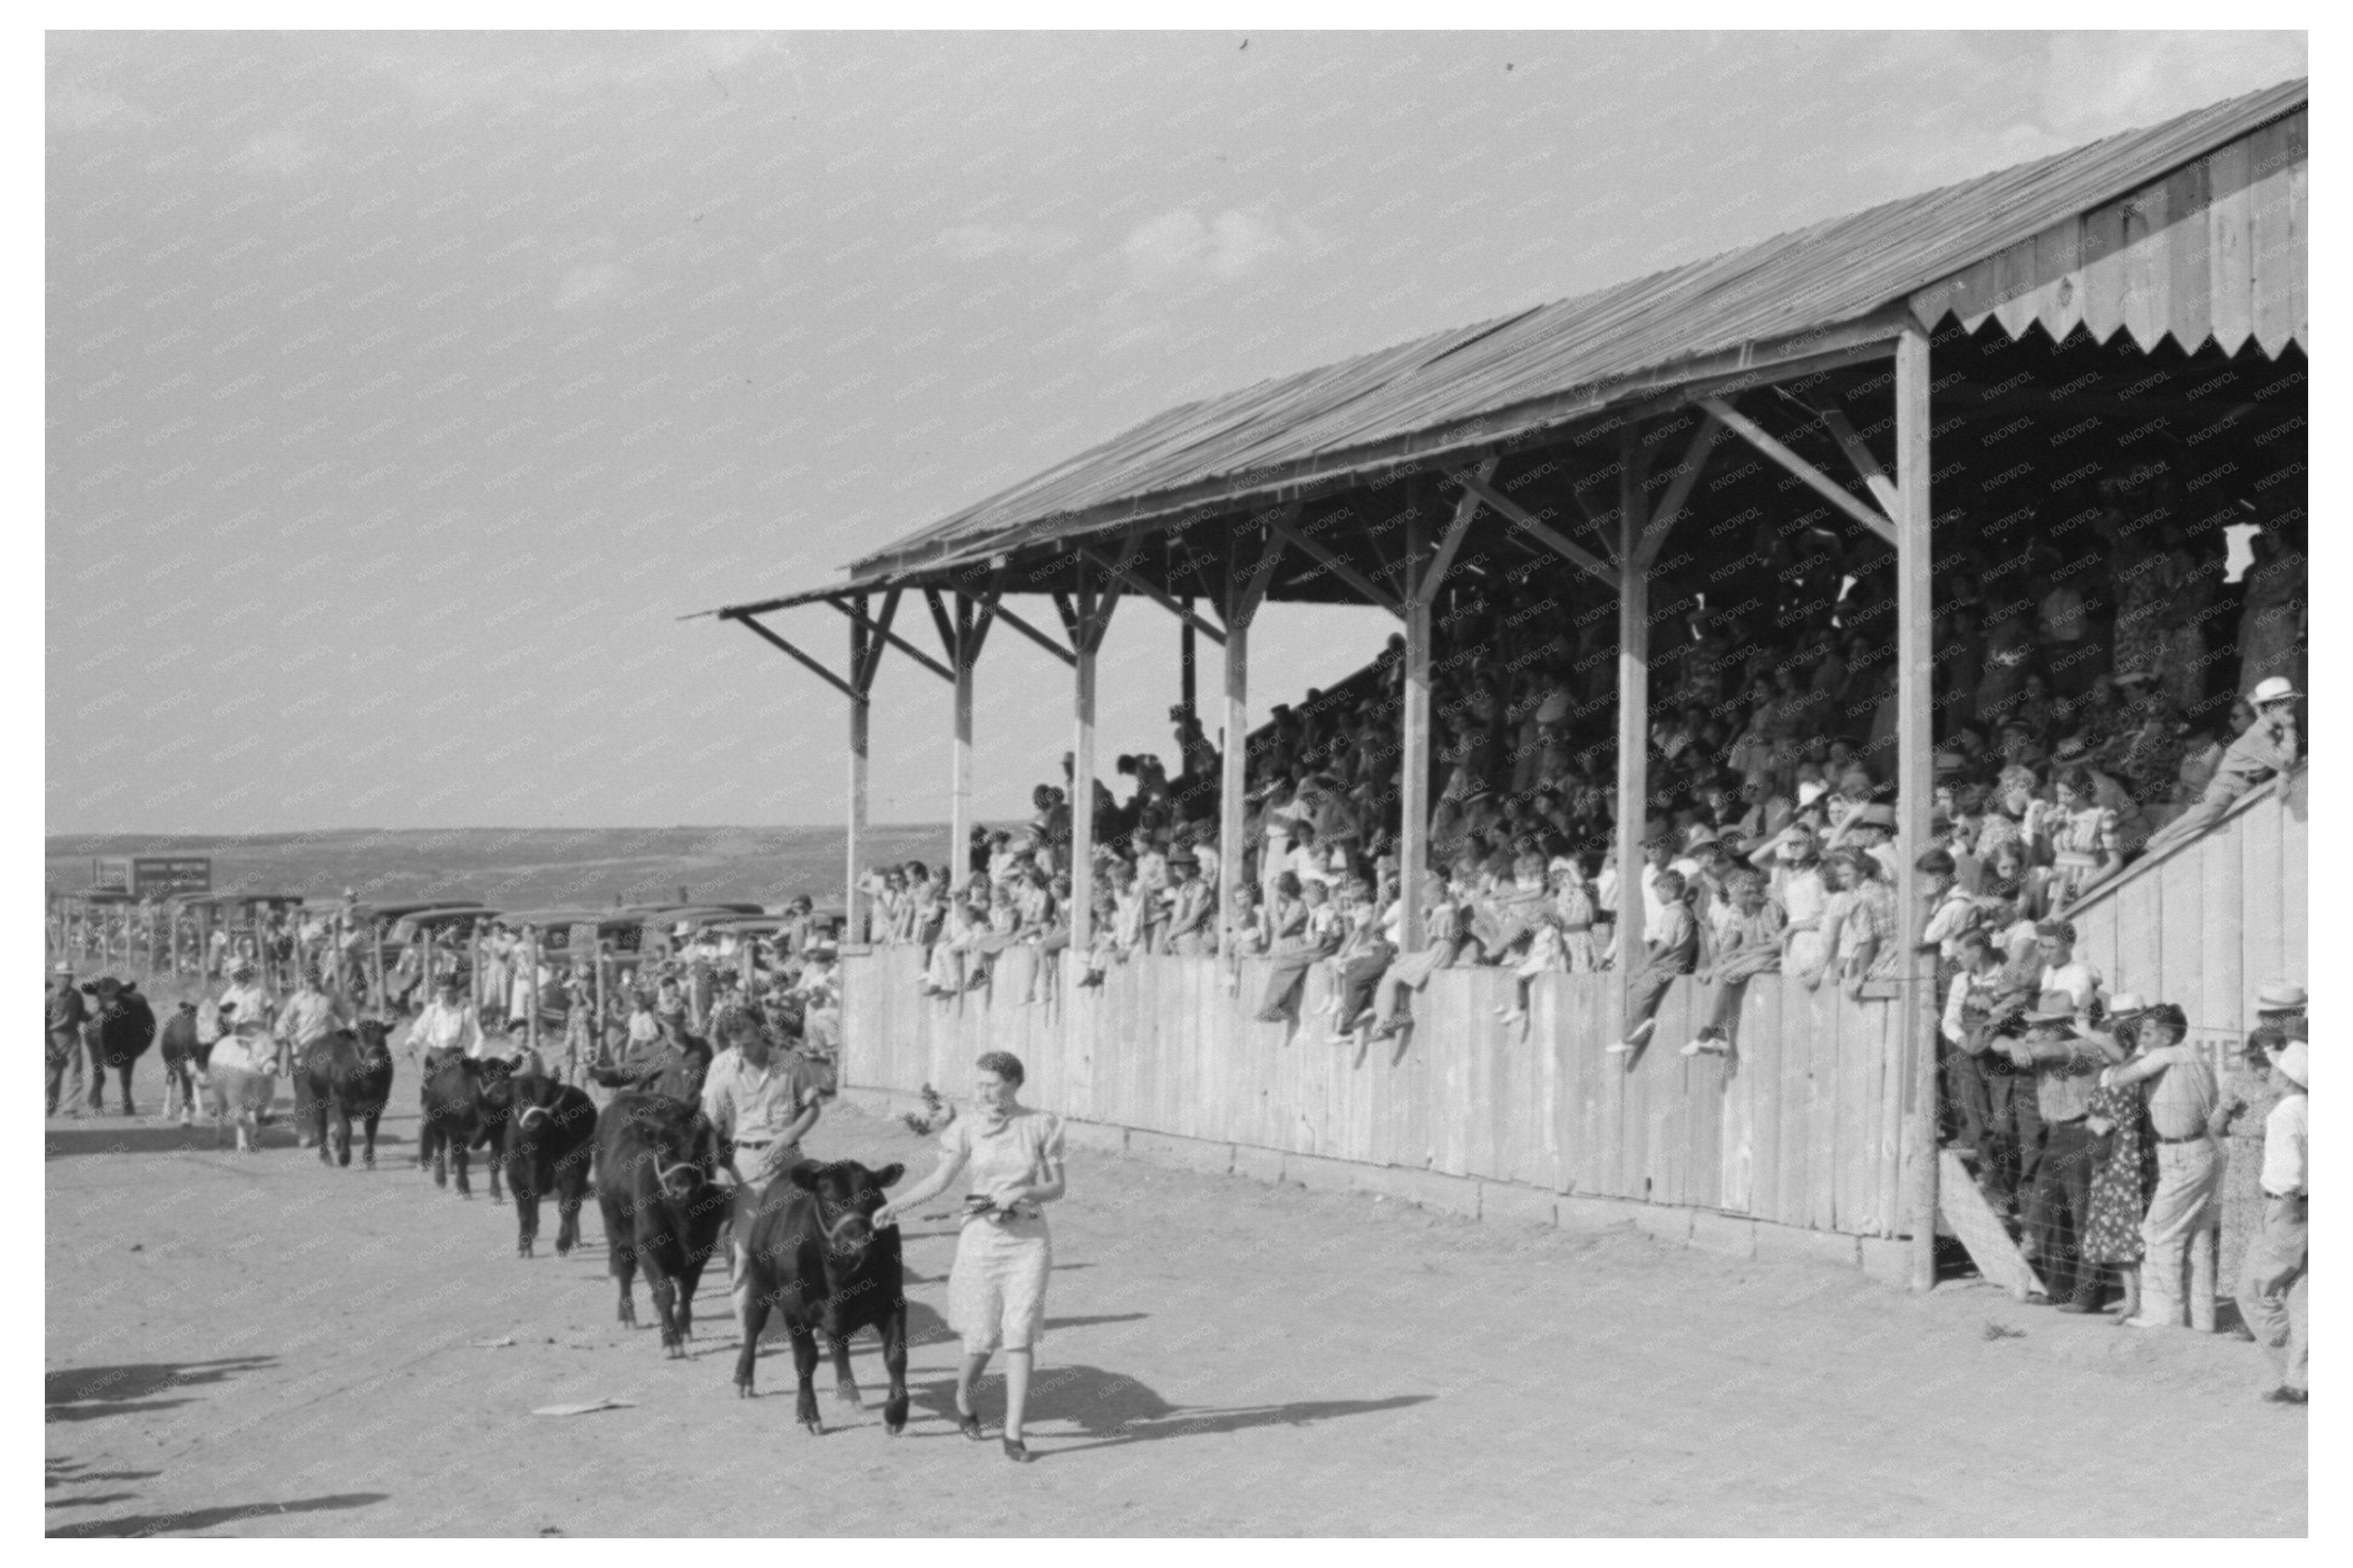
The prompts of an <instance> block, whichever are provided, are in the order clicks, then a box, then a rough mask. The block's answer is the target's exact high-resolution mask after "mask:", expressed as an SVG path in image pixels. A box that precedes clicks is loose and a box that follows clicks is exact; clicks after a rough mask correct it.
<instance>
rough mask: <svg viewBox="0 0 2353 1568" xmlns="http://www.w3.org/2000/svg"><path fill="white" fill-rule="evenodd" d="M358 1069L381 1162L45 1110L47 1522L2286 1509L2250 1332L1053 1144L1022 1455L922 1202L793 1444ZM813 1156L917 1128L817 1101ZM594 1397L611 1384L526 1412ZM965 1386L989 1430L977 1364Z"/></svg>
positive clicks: (523, 1530)
mask: <svg viewBox="0 0 2353 1568" xmlns="http://www.w3.org/2000/svg"><path fill="white" fill-rule="evenodd" d="M147 1066H148V1068H149V1070H150V1071H152V1070H153V1066H152V1063H151V1064H147ZM141 1088H142V1092H143V1093H144V1094H145V1095H146V1096H147V1097H148V1100H149V1107H150V1109H151V1110H152V1109H153V1108H155V1106H156V1105H157V1104H158V1103H160V1102H159V1100H157V1099H156V1089H155V1088H154V1086H153V1079H149V1080H146V1081H142V1085H141ZM394 1107H395V1112H396V1113H395V1115H394V1116H392V1117H391V1118H390V1119H388V1121H387V1124H386V1128H385V1134H386V1136H385V1140H384V1142H383V1157H382V1162H381V1165H380V1168H379V1169H377V1170H376V1171H375V1172H373V1173H371V1172H367V1171H364V1170H362V1169H361V1168H359V1167H358V1165H357V1164H354V1166H353V1168H352V1169H351V1170H348V1171H337V1170H329V1169H326V1168H323V1167H322V1166H321V1164H320V1163H318V1161H317V1160H316V1158H315V1157H314V1156H313V1155H311V1153H310V1152H298V1151H297V1150H296V1149H295V1148H294V1147H293V1137H292V1134H291V1133H290V1131H287V1130H286V1129H285V1127H284V1126H283V1125H282V1123H281V1124H280V1126H278V1127H274V1128H272V1129H270V1130H269V1134H268V1137H269V1147H268V1148H267V1150H266V1151H265V1152H262V1153H259V1154H258V1155H253V1156H248V1157H240V1156H238V1155H237V1154H235V1153H234V1152H218V1151H216V1150H215V1149H214V1148H213V1146H212V1142H213V1139H212V1133H211V1131H210V1130H209V1129H206V1128H204V1127H201V1126H200V1127H198V1128H197V1129H195V1131H182V1130H181V1129H180V1128H178V1127H177V1126H164V1125H160V1124H157V1123H153V1122H148V1121H138V1122H126V1121H121V1119H115V1118H110V1119H105V1120H95V1121H50V1122H49V1123H48V1124H47V1155H48V1158H47V1247H46V1261H47V1279H46V1287H45V1288H46V1292H47V1319H46V1326H47V1341H46V1366H47V1423H48V1425H47V1478H46V1487H47V1527H48V1531H49V1532H50V1533H51V1534H56V1535H143V1534H209V1535H270V1536H275V1535H288V1536H303V1535H324V1534H343V1535H352V1534H357V1535H472V1534H492V1535H522V1536H533V1535H540V1534H546V1533H551V1532H555V1531H561V1532H563V1533H565V1534H567V1535H571V1536H583V1535H606V1534H653V1535H669V1534H703V1533H714V1534H790V1535H800V1534H827V1535H842V1534H859V1535H862V1534H897V1535H931V1534H958V1533H962V1534H1006V1535H1063V1534H1078V1535H1098V1534H1119V1535H1164V1534H1166V1535H1195V1534H1267V1535H1298V1534H1339V1535H1352V1534H1435V1535H1443V1534H1480V1535H1488V1534H1497V1533H1502V1534H1564V1535H1569V1534H1575V1535H1618V1534H1630V1535H1647V1534H1669V1535H1718V1534H1722V1535H1745V1534H1752V1533H1753V1534H1775V1535H1793V1534H1794V1535H1815V1534H1820V1535H1852V1534H1878V1533H1893V1534H1921V1535H1944V1534H1956V1535H1977V1534H1985V1535H2018V1534H2023V1535H2059V1534H2066V1535H2073V1534H2089V1535H2110V1534H2119V1535H2141V1534H2158V1535H2176V1534H2179V1535H2200V1534H2231V1535H2271V1534H2301V1533H2302V1532H2303V1531H2305V1529H2306V1505H2305V1481H2306V1418H2305V1414H2304V1413H2303V1412H2302V1411H2298V1410H2289V1409H2283V1408H2279V1407H2276V1406H2272V1405H2263V1404H2260V1403H2258V1402H2257V1401H2256V1399H2255V1397H2254V1395H2255V1394H2256V1392H2257V1390H2258V1388H2259V1386H2260V1384H2261V1379H2260V1358H2259V1356H2258V1354H2257V1352H2255V1350H2254V1348H2253V1346H2251V1345H2247V1344H2244V1343H2241V1342H2234V1341H2228V1340H2221V1339H2215V1338H2210V1337H2203V1336H2193V1335H2190V1334H2189V1333H2187V1332H2182V1333H2176V1334H2155V1333H2146V1332H2137V1331H2129V1330H2123V1329H2119V1328H2116V1327H2113V1326H2111V1325H2112V1320H2110V1319H2107V1318H2092V1319H2082V1318H2076V1319H2069V1318H2065V1317H2062V1316H2059V1315H2057V1314H2056V1313H2054V1312H2052V1311H2051V1310H2048V1309H2040V1308H2032V1307H2025V1306H2021V1305H2016V1304H2013V1303H2012V1302H2011V1301H2010V1300H2009V1299H2008V1297H2007V1296H2005V1295H2003V1294H2002V1293H2000V1291H1998V1290H1995V1289H1991V1288H1989V1287H1985V1286H1981V1285H1955V1286H1947V1287H1944V1288H1940V1289H1938V1290H1936V1292H1934V1293H1933V1294H1931V1295H1930V1296H1928V1297H1926V1298H1916V1297H1913V1296H1909V1295H1906V1294H1904V1293H1902V1292H1899V1291H1896V1290H1894V1289H1889V1288H1888V1287H1885V1286H1883V1285H1880V1284H1878V1283H1875V1282H1874V1281H1872V1280H1870V1279H1866V1278H1864V1277H1862V1276H1861V1275H1860V1274H1857V1273H1854V1272H1852V1271H1850V1270H1844V1269H1840V1268H1832V1267H1829V1266H1826V1265H1818V1264H1811V1263H1804V1262H1733V1261H1730V1260H1727V1259H1724V1258H1715V1257H1711V1256H1708V1255H1705V1254H1703V1253H1699V1252H1694V1251H1690V1250H1685V1249H1683V1248H1679V1247H1669V1246H1667V1245H1664V1244H1662V1243H1660V1242H1657V1241H1655V1240H1653V1239H1651V1238H1650V1237H1644V1236H1641V1235H1640V1234H1637V1233H1635V1232H1633V1231H1632V1230H1631V1229H1630V1228H1621V1229H1620V1230H1617V1231H1613V1232H1609V1233H1605V1234H1601V1235H1598V1236H1592V1235H1588V1236H1579V1235H1573V1234H1567V1233H1564V1232H1560V1231H1555V1230H1551V1229H1540V1228H1536V1227H1532V1226H1516V1225H1511V1224H1503V1223H1488V1224H1484V1225H1482V1224H1477V1223H1473V1222H1471V1221H1466V1220H1461V1219H1458V1218H1454V1217H1451V1216H1442V1215H1436V1214H1431V1213H1426V1212H1424V1211H1421V1210H1419V1209H1415V1208H1411V1207H1408V1206H1405V1205H1398V1204H1393V1203H1383V1202H1378V1201H1374V1200H1369V1199H1366V1198H1364V1197H1362V1196H1355V1195H1340V1194H1316V1193H1310V1192H1307V1191H1305V1190H1303V1189H1301V1188H1298V1187H1295V1186H1292V1187H1268V1186H1263V1185H1260V1184H1254V1183H1252V1182H1250V1181H1247V1180H1243V1179H1240V1178H1231V1177H1217V1176H1208V1175H1199V1174H1194V1173H1187V1172H1179V1171H1173V1170H1168V1169H1165V1168H1161V1167H1157V1166H1155V1165H1152V1164H1148V1163H1143V1162H1140V1161H1137V1162H1131V1161H1124V1160H1119V1159H1113V1158H1109V1157H1103V1156H1095V1155H1091V1154H1087V1153H1084V1152H1078V1153H1077V1154H1076V1157H1075V1158H1074V1160H1073V1163H1072V1165H1071V1194H1070V1197H1069V1199H1068V1200H1067V1201H1066V1202H1064V1203H1062V1204H1061V1205H1058V1206H1057V1208H1056V1209H1055V1210H1054V1211H1053V1222H1054V1226H1055V1236H1056V1254H1055V1257H1056V1263H1055V1273H1054V1276H1053V1287H1052V1294H1051V1297H1050V1302H1049V1307H1048V1316H1049V1330H1048V1339H1047V1342H1046V1343H1045V1345H1044V1346H1043V1347H1042V1350H1041V1352H1040V1356H1039V1379H1038V1385H1037V1388H1036V1391H1035V1394H1034V1395H1033V1405H1032V1417H1031V1421H1030V1424H1029V1436H1030V1440H1031V1445H1032V1447H1033V1448H1034V1449H1036V1450H1037V1452H1038V1454H1039V1459H1038V1462H1037V1463H1035V1464H1032V1465H1030V1466H1029V1467H1028V1468H1016V1467H1014V1466H1012V1465H1009V1464H1008V1463H1007V1462H1006V1461H1005V1459H1004V1458H1002V1457H1001V1456H1000V1454H999V1452H998V1449H997V1444H996V1443H995V1442H994V1441H993V1440H992V1441H990V1442H989V1443H987V1445H985V1446H984V1445H976V1444H971V1443H966V1442H965V1441H963V1440H961V1439H960V1438H959V1437H958V1436H957V1435H956V1433H955V1428H954V1426H953V1424H952V1421H951V1419H950V1416H949V1414H948V1413H949V1411H950V1409H951V1402H950V1391H951V1388H952V1372H953V1368H954V1365H955V1345H954V1343H953V1342H951V1341H949V1340H948V1339H947V1337H946V1334H945V1331H944V1325H943V1323H942V1321H941V1318H940V1313H941V1311H942V1310H944V1299H945V1274H946V1271H947V1267H948V1262H949V1258H950V1257H951V1256H952V1252H953V1247H954V1236H953V1233H952V1229H951V1226H949V1224H948V1223H947V1221H946V1218H945V1215H944V1211H943V1212H937V1217H934V1218H929V1219H925V1220H923V1221H922V1222H921V1223H916V1222H911V1223H910V1224H909V1226H908V1227H907V1239H908V1259H909V1264H910V1268H911V1270H912V1271H913V1279H912V1280H911V1284H910V1293H911V1295H912V1297H913V1300H914V1303H915V1305H914V1312H913V1317H914V1325H913V1328H914V1332H913V1338H914V1340H915V1347H914V1350H913V1355H912V1363H911V1369H910V1379H911V1383H912V1385H913V1391H914V1400H915V1412H914V1418H913V1422H912V1423H911V1425H910V1426H909V1429H908V1432H907V1434H906V1436H903V1437H902V1438H900V1439H897V1440H895V1441H894V1440H892V1439H889V1438H887V1437H886V1436H885V1435H884V1433H883V1431H882V1428H881V1415H880V1409H879V1400H876V1399H874V1397H873V1396H874V1395H875V1394H877V1393H878V1392H879V1389H880V1387H881V1381H882V1380H881V1362H880V1356H879V1354H878V1352H877V1350H876V1347H875V1345H874V1343H873V1342H872V1340H871V1338H868V1339H865V1340H862V1341H861V1342H860V1344H859V1347H858V1351H857V1355H856V1358H855V1359H856V1364H857V1367H858V1373H859V1378H860V1382H861V1384H864V1386H865V1388H866V1390H867V1392H868V1394H869V1396H870V1402H869V1406H868V1408H866V1409H863V1410H857V1409H851V1408H849V1407H847V1406H844V1405H839V1404H838V1403H837V1402H836V1400H835V1398H834V1396H833V1394H832V1393H831V1391H830V1388H829V1376H828V1374H827V1373H820V1375H819V1388H820V1398H821V1400H822V1402H823V1406H824V1409H825V1412H826V1417H827V1421H828V1426H829V1430H828V1432H827V1434H826V1435H825V1436H822V1437H811V1436H807V1435H806V1434H804V1433H803V1432H802V1431H801V1430H800V1429H799V1428H798V1427H797V1426H796V1425H795V1424H794V1423H793V1421H792V1418H791V1417H792V1404H791V1399H790V1388H791V1359H790V1355H789V1352H788V1351H787V1350H786V1347H784V1346H783V1345H782V1344H777V1345H776V1346H774V1347H772V1348H770V1349H768V1350H767V1351H766V1352H765V1358H764V1360H763V1361H762V1363H761V1378H762V1392H763V1396H762V1397H761V1398H759V1399H756V1400H754V1401H751V1402H748V1403H746V1402H739V1401H738V1400H736V1399H735V1398H734V1397H733V1394H732V1390H731V1388H730V1385H729V1379H730V1373H731V1369H732V1363H733V1354H734V1349H735V1342H736V1336H735V1331H734V1327H733V1323H732V1321H730V1320H729V1318H728V1316H727V1302H726V1294H725V1280H724V1272H723V1268H722V1269H717V1270H714V1272H713V1274H712V1276H711V1277H710V1278H707V1279H705V1280H704V1282H703V1287H702V1293H701V1295H700V1297H699V1303H700V1306H701V1309H702V1318H701V1321H700V1325H699V1331H698V1337H697V1340H696V1342H695V1345H694V1355H693V1358H692V1359H691V1361H687V1362H670V1361H666V1360H664V1359H663V1357H662V1356H661V1354H660V1352H659V1346H658V1344H657V1342H656V1337H655V1335H654V1333H653V1331H651V1330H650V1329H645V1330H638V1331H630V1330H628V1329H623V1328H620V1327H618V1326H617V1324H616V1323H615V1321H614V1292H613V1289H612V1286H611V1284H610V1282H609V1281H608V1280H607V1278H606V1276H605V1258H604V1247H603V1234H602V1226H601V1223H600V1221H599V1220H598V1219H597V1217H596V1208H595V1205H594V1204H593V1203H592V1204H591V1205H590V1206H589V1208H588V1211H587V1215H586V1219H585V1225H586V1244H585V1246H584V1247H583V1248H582V1249H581V1250H580V1251H578V1252H575V1254H574V1255H573V1256H572V1257H571V1258H565V1259H561V1260H559V1259H556V1258H552V1257H549V1256H546V1255H545V1254H546V1249H547V1243H548V1238H549V1237H551V1236H552V1233H553V1216H552V1215H550V1216H549V1217H548V1218H547V1220H546V1221H544V1222H543V1223H544V1225H545V1227H546V1228H545V1230H543V1241H542V1256H541V1257H540V1258H538V1259H536V1260H534V1261H528V1262H526V1261H522V1260H519V1259H518V1258H516V1257H515V1255H514V1214H513V1210H512V1207H510V1206H506V1205H492V1204H491V1202H490V1201H489V1199H488V1197H487V1196H486V1195H483V1194H481V1192H480V1189H479V1187H478V1193H477V1195H476V1197H475V1198H474V1199H473V1200H472V1201H470V1202H461V1201H460V1200H459V1199H458V1198H457V1197H456V1196H455V1195H454V1194H451V1193H447V1192H437V1191H436V1190H435V1189H434V1188H433V1186H432V1185H431V1184H430V1182H429V1181H428V1180H427V1178H426V1177H424V1176H422V1175H420V1174H419V1173H417V1171H416V1170H415V1169H413V1168H412V1167H411V1166H410V1165H409V1164H408V1161H409V1159H410V1156H411V1152H412V1151H413V1148H414V1142H413V1135H414V1131H415V1126H416V1123H415V1117H414V1107H415V1089H414V1083H413V1080H410V1079H404V1080H403V1081H401V1082H400V1083H399V1084H398V1085H397V1086H396V1089H395V1094H394ZM810 1149H811V1152H812V1153H813V1154H816V1155H818V1156H819V1157H834V1156H851V1157H856V1158H860V1159H864V1160H866V1161H868V1162H869V1163H877V1164H879V1163H885V1162H888V1161H906V1162H909V1163H910V1164H911V1169H912V1170H913V1171H914V1172H915V1173H921V1172H922V1171H923V1170H926V1169H928V1168H929V1164H930V1157H929V1154H928V1152H927V1144H926V1142H925V1141H923V1140H918V1139H917V1138H915V1137H914V1136H913V1134H911V1133H909V1132H907V1131H905V1130H904V1129H902V1128H901V1127H900V1126H898V1125H897V1124H896V1123H895V1122H891V1121H884V1120H882V1119H881V1118H879V1117H872V1116H869V1115H866V1114H863V1113H861V1112H860V1111H858V1110H855V1109H853V1108H851V1107H849V1106H847V1105H839V1106H836V1107H835V1108H833V1109H832V1110H830V1111H829V1113H828V1117H827V1119H826V1121H824V1122H823V1123H821V1124H820V1125H819V1127H818V1131H817V1132H816V1133H815V1134H814V1135H813V1137H812V1138H811V1140H810ZM639 1303H640V1314H641V1316H642V1317H643V1319H644V1320H645V1321H648V1322H651V1321H653V1314H652V1313H651V1311H650V1310H647V1306H646V1301H645V1297H644V1295H643V1292H642V1289H640V1293H639ZM509 1337H512V1340H513V1344H512V1346H508V1347H503V1348H478V1347H477V1346H476V1345H475V1344H474V1343H473V1342H478V1341H497V1340H502V1339H506V1338H509ZM607 1395H609V1396H613V1397H617V1398H620V1399H626V1400H630V1401H633V1402H634V1405H633V1406H632V1407H631V1408H627V1409H614V1410H607V1411H603V1412H600V1413H597V1414H595V1415H579V1416H572V1417H535V1416H533V1415H531V1414H530V1412H531V1411H532V1409H533V1407H535V1406H539V1405H551V1404H555V1403H559V1402H566V1401H576V1400H583V1399H589V1398H595V1397H597V1396H607ZM980 1403H981V1409H982V1413H983V1415H984V1417H985V1418H986V1419H987V1420H988V1422H989V1424H990V1432H991V1436H992V1439H993V1437H994V1435H995V1430H996V1422H997V1415H998V1413H999V1411H1000V1410H1001V1407H1002V1385H1001V1384H999V1383H998V1382H997V1380H996V1378H995V1377H994V1376H993V1375H992V1376H991V1377H990V1378H989V1379H988V1380H987V1382H985V1383H984V1384H983V1386H982V1390H981V1396H980Z"/></svg>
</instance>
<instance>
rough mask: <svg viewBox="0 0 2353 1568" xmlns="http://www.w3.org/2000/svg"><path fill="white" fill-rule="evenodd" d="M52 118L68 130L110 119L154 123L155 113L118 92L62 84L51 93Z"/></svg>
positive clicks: (87, 128)
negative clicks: (142, 107) (62, 85)
mask: <svg viewBox="0 0 2353 1568" xmlns="http://www.w3.org/2000/svg"><path fill="white" fill-rule="evenodd" d="M49 119H50V120H51V121H55V122H56V123H57V124H58V125H60V126H62V127H64V128H65V129H66V130H69V131H90V130H94V129H96V128H97V127H99V126H100V125H103V124H105V123H106V122H107V121H111V120H118V119H120V120H125V121H130V122H131V123H132V124H133V125H153V124H154V123H155V117H154V116H153V115H152V114H150V113H148V112H147V111H146V110H143V109H141V108H140V107H139V106H138V105H137V104H134V103H132V101H131V100H129V99H126V98H124V97H123V96H122V95H121V93H119V92H96V91H93V90H91V89H89V88H86V87H61V88H59V89H57V90H56V91H55V92H52V93H51V94H49Z"/></svg>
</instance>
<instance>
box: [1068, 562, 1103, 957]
mask: <svg viewBox="0 0 2353 1568" xmlns="http://www.w3.org/2000/svg"><path fill="white" fill-rule="evenodd" d="M1095 598H1096V595H1095V592H1094V590H1093V589H1092V587H1091V586H1090V585H1089V584H1088V582H1087V567H1086V564H1085V563H1083V562H1082V563H1080V565H1079V595H1078V630H1077V632H1076V633H1075V634H1074V635H1073V639H1072V640H1073V641H1075V642H1076V643H1077V645H1078V648H1077V652H1078V663H1077V665H1076V667H1075V672H1074V673H1075V676H1076V679H1075V681H1074V682H1073V686H1072V707H1071V720H1072V724H1073V733H1072V735H1071V958H1072V959H1073V961H1074V962H1076V963H1080V964H1083V963H1086V961H1087V951H1088V948H1089V946H1090V945H1091V944H1092V942H1093V941H1094V910H1095V905H1094V887H1095V637H1094V635H1093V628H1092V620H1093V617H1094V615H1095V613H1096V612H1095ZM1066 973H1068V972H1066Z"/></svg>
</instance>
